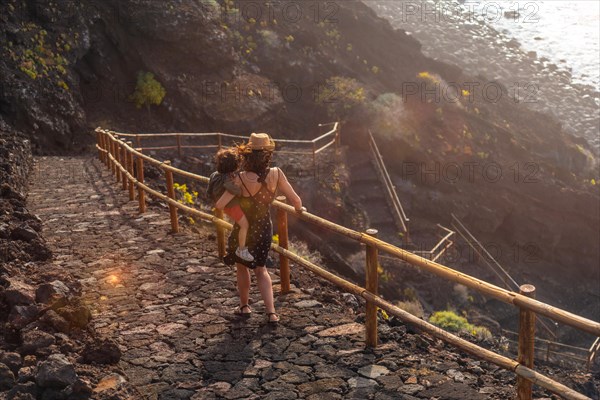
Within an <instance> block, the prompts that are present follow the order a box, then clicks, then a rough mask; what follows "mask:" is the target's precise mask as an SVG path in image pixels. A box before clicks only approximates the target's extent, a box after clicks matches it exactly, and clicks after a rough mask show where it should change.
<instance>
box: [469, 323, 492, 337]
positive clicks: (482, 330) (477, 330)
mask: <svg viewBox="0 0 600 400" xmlns="http://www.w3.org/2000/svg"><path fill="white" fill-rule="evenodd" d="M471 333H472V334H473V335H475V337H477V339H479V340H489V339H491V338H492V332H490V330H489V329H488V328H486V327H484V326H476V327H474V328H473V331H471Z"/></svg>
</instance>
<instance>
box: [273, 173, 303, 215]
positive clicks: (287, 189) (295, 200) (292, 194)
mask: <svg viewBox="0 0 600 400" xmlns="http://www.w3.org/2000/svg"><path fill="white" fill-rule="evenodd" d="M277 173H278V174H279V176H278V178H277V179H278V181H277V189H279V190H280V191H281V192H282V193H283V194H284V195H285V197H286V198H287V200H288V202H289V203H290V204H291V205H292V206H293V207H294V208H295V209H296V211H298V212H300V211H302V199H301V198H300V196H298V194H297V193H296V191H295V190H294V188H293V187H292V185H290V182H289V181H288V180H287V177H286V176H285V174H284V173H283V171H282V170H281V169H280V168H277Z"/></svg>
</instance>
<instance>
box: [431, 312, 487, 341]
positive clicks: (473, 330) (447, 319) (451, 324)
mask: <svg viewBox="0 0 600 400" xmlns="http://www.w3.org/2000/svg"><path fill="white" fill-rule="evenodd" d="M429 322H431V323H432V324H434V325H436V326H439V327H440V328H442V329H445V330H447V331H450V332H468V333H470V334H471V335H473V336H475V337H476V338H477V339H478V340H484V339H491V338H492V333H491V332H490V330H489V329H487V328H486V327H483V326H475V325H473V324H471V323H469V321H467V319H466V318H465V317H461V316H460V315H457V314H456V313H455V312H454V311H436V312H434V313H433V315H431V317H429Z"/></svg>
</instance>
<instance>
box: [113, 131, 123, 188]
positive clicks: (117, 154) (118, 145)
mask: <svg viewBox="0 0 600 400" xmlns="http://www.w3.org/2000/svg"><path fill="white" fill-rule="evenodd" d="M121 154H122V152H121V141H120V140H118V139H117V140H115V173H116V176H117V183H118V182H121V170H120V169H119V164H121Z"/></svg>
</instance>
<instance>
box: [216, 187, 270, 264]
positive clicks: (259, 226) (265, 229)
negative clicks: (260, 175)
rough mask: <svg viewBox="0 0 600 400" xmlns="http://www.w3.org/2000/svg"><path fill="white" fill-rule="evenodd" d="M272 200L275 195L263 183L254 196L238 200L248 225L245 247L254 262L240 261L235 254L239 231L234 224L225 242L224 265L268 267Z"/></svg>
mask: <svg viewBox="0 0 600 400" xmlns="http://www.w3.org/2000/svg"><path fill="white" fill-rule="evenodd" d="M242 184H243V181H242ZM246 190H248V189H246ZM248 192H249V191H248ZM274 199H275V193H274V192H271V191H270V190H269V188H268V187H267V185H266V184H265V183H264V182H263V183H262V185H261V187H260V190H259V191H258V192H257V193H256V194H255V195H254V196H249V197H246V196H243V197H240V198H239V200H240V207H241V208H242V210H243V211H244V214H245V215H246V218H247V219H248V223H249V229H248V236H247V237H246V246H247V247H248V251H249V252H250V254H252V256H253V257H254V261H251V262H250V261H245V260H242V259H241V258H239V257H238V256H237V255H236V254H235V250H236V249H237V248H238V233H239V231H240V226H239V225H238V224H237V223H236V224H235V225H234V226H233V231H232V232H231V234H230V235H229V240H228V242H227V255H226V256H225V258H224V262H225V264H226V265H233V264H235V263H239V264H243V265H245V266H246V267H248V268H250V269H254V268H256V267H263V266H270V264H271V262H270V259H269V250H270V249H271V241H272V240H273V222H272V221H271V213H270V206H271V203H272V202H273V200H274Z"/></svg>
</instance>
